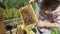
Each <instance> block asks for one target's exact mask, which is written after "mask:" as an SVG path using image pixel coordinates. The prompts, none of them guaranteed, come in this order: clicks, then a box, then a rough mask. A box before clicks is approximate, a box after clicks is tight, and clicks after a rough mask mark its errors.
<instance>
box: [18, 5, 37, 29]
mask: <svg viewBox="0 0 60 34" xmlns="http://www.w3.org/2000/svg"><path fill="white" fill-rule="evenodd" d="M24 9H28V10H29V11H27V13H28V12H29V13H30V16H31V18H32V20H33V21H34V23H30V24H28V25H26V23H25V21H24V18H23V17H24V16H23V12H24V11H23V12H22V10H24ZM19 12H20V15H21V18H22V20H23V25H24V27H25V28H28V29H29V28H30V29H31V28H33V27H34V26H33V25H36V24H37V22H38V19H37V17H36V15H35V12H34V10H33V8H32V6H31V4H29V5H26V6H25V7H22V8H20V9H19ZM24 15H25V14H24Z"/></svg>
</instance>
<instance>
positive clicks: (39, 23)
mask: <svg viewBox="0 0 60 34" xmlns="http://www.w3.org/2000/svg"><path fill="white" fill-rule="evenodd" d="M45 23H46V22H45V21H41V20H39V22H38V26H39V27H45Z"/></svg>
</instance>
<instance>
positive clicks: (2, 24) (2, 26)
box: [0, 8, 5, 34]
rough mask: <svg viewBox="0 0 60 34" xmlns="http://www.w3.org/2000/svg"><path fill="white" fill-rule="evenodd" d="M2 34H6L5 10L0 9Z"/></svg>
mask: <svg viewBox="0 0 60 34" xmlns="http://www.w3.org/2000/svg"><path fill="white" fill-rule="evenodd" d="M0 34H5V26H4V22H3V9H1V8H0Z"/></svg>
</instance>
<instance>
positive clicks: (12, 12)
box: [4, 8, 20, 19]
mask: <svg viewBox="0 0 60 34" xmlns="http://www.w3.org/2000/svg"><path fill="white" fill-rule="evenodd" d="M19 16H20V15H19V11H18V9H16V8H9V9H6V10H5V11H4V19H12V18H18V17H19Z"/></svg>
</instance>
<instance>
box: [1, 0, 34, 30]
mask: <svg viewBox="0 0 60 34" xmlns="http://www.w3.org/2000/svg"><path fill="white" fill-rule="evenodd" d="M27 4H29V0H0V8H3V9H4V23H5V28H6V30H7V31H9V30H11V29H12V27H13V29H15V28H16V26H17V25H20V24H22V19H21V18H20V17H21V16H20V13H19V9H20V8H21V7H24V6H26V5H27ZM32 6H33V8H34V10H35V3H32Z"/></svg>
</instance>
